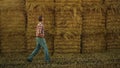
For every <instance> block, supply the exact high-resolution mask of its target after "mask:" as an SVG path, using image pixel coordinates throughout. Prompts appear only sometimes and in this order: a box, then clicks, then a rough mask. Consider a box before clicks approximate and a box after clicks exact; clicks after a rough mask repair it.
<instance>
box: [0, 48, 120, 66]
mask: <svg viewBox="0 0 120 68" xmlns="http://www.w3.org/2000/svg"><path fill="white" fill-rule="evenodd" d="M28 55H29V53H1V54H0V68H120V49H119V50H111V51H107V52H104V53H92V54H63V55H61V54H54V55H53V56H51V63H50V64H46V63H45V62H44V55H41V54H38V55H36V56H35V57H34V59H33V61H32V62H31V63H30V62H27V61H26V58H27V56H28Z"/></svg>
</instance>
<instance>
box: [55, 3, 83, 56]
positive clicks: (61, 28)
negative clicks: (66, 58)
mask: <svg viewBox="0 0 120 68" xmlns="http://www.w3.org/2000/svg"><path fill="white" fill-rule="evenodd" d="M59 3H61V5H59V4H57V6H56V21H57V23H56V36H55V53H62V54H64V53H65V54H66V53H79V52H80V33H81V32H80V31H81V30H80V29H81V28H80V26H81V22H80V21H81V17H80V16H79V15H77V14H76V13H78V12H80V11H79V8H80V6H79V7H78V8H76V7H75V5H74V4H75V3H72V2H71V1H69V2H67V3H66V2H65V1H61V2H59ZM63 5H65V6H63ZM73 5H74V6H73ZM77 17H78V18H77ZM71 41H72V42H71Z"/></svg>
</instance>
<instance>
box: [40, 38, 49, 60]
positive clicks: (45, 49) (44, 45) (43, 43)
mask: <svg viewBox="0 0 120 68" xmlns="http://www.w3.org/2000/svg"><path fill="white" fill-rule="evenodd" d="M40 45H41V46H42V47H43V49H44V54H45V60H46V62H50V56H49V52H48V47H47V44H46V41H45V39H44V38H41V43H40Z"/></svg>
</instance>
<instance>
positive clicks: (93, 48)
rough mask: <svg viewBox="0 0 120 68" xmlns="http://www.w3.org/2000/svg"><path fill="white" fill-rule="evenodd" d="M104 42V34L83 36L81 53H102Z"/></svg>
mask: <svg viewBox="0 0 120 68" xmlns="http://www.w3.org/2000/svg"><path fill="white" fill-rule="evenodd" d="M105 42H106V41H105V38H104V34H96V35H95V34H93V35H90V34H88V35H83V42H82V43H83V44H82V45H83V52H84V53H86V52H87V53H88V52H102V51H104V49H105Z"/></svg>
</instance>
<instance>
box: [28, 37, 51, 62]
mask: <svg viewBox="0 0 120 68" xmlns="http://www.w3.org/2000/svg"><path fill="white" fill-rule="evenodd" d="M41 47H42V48H43V49H44V54H45V60H46V61H49V60H50V57H49V52H48V48H47V44H46V40H45V39H44V38H40V37H36V48H35V49H34V50H33V52H32V53H31V54H30V56H29V57H28V59H30V60H32V59H33V57H34V56H35V55H36V54H37V53H38V52H39V50H40V48H41Z"/></svg>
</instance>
